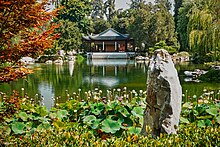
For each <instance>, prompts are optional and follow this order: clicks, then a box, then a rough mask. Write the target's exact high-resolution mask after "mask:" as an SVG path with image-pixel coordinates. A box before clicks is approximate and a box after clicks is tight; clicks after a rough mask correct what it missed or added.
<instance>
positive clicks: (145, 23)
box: [128, 4, 152, 49]
mask: <svg viewBox="0 0 220 147" xmlns="http://www.w3.org/2000/svg"><path fill="white" fill-rule="evenodd" d="M130 13H131V17H130V19H129V22H130V24H129V25H128V33H129V34H130V35H131V36H132V37H133V38H134V40H135V45H136V46H137V47H138V48H139V49H142V44H143V43H144V44H147V46H148V44H149V40H148V39H149V36H148V35H149V34H148V29H149V24H150V19H151V17H152V15H151V7H150V6H149V5H145V4H142V5H140V9H133V10H131V12H130Z"/></svg>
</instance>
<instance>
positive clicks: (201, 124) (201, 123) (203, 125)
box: [197, 120, 206, 128]
mask: <svg viewBox="0 0 220 147" xmlns="http://www.w3.org/2000/svg"><path fill="white" fill-rule="evenodd" d="M197 125H198V127H201V128H205V127H206V125H205V121H204V120H199V121H198V123H197Z"/></svg>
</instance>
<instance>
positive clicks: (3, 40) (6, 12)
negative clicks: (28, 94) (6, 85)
mask: <svg viewBox="0 0 220 147" xmlns="http://www.w3.org/2000/svg"><path fill="white" fill-rule="evenodd" d="M47 3H48V1H47V0H42V1H41V2H36V0H19V1H14V0H1V1H0V18H1V19H0V64H1V65H0V66H1V68H0V81H1V82H8V81H11V80H14V79H16V78H19V77H22V76H24V75H26V71H27V70H25V69H24V68H16V69H14V68H12V67H9V66H7V67H6V65H10V66H13V65H16V63H17V61H18V60H19V59H20V58H21V57H22V56H31V57H38V56H39V55H40V54H42V53H43V51H44V50H45V49H47V48H51V47H52V46H53V42H54V40H55V39H56V38H57V37H58V34H53V32H54V29H55V28H56V27H57V25H55V24H53V23H50V22H51V20H52V19H53V18H54V16H55V15H56V10H55V11H52V12H48V11H47V10H48V8H47Z"/></svg>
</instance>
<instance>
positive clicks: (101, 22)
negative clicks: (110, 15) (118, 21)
mask: <svg viewBox="0 0 220 147" xmlns="http://www.w3.org/2000/svg"><path fill="white" fill-rule="evenodd" d="M110 27H111V24H110V23H109V22H108V21H106V20H105V19H96V20H94V21H93V23H92V28H93V33H94V34H99V33H100V32H103V31H105V30H107V29H108V28H110Z"/></svg>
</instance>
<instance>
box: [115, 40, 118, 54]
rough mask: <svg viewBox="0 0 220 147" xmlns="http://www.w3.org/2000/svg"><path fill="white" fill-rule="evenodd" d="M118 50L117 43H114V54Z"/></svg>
mask: <svg viewBox="0 0 220 147" xmlns="http://www.w3.org/2000/svg"><path fill="white" fill-rule="evenodd" d="M117 50H118V47H117V42H116V41H115V52H116V51H117Z"/></svg>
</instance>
